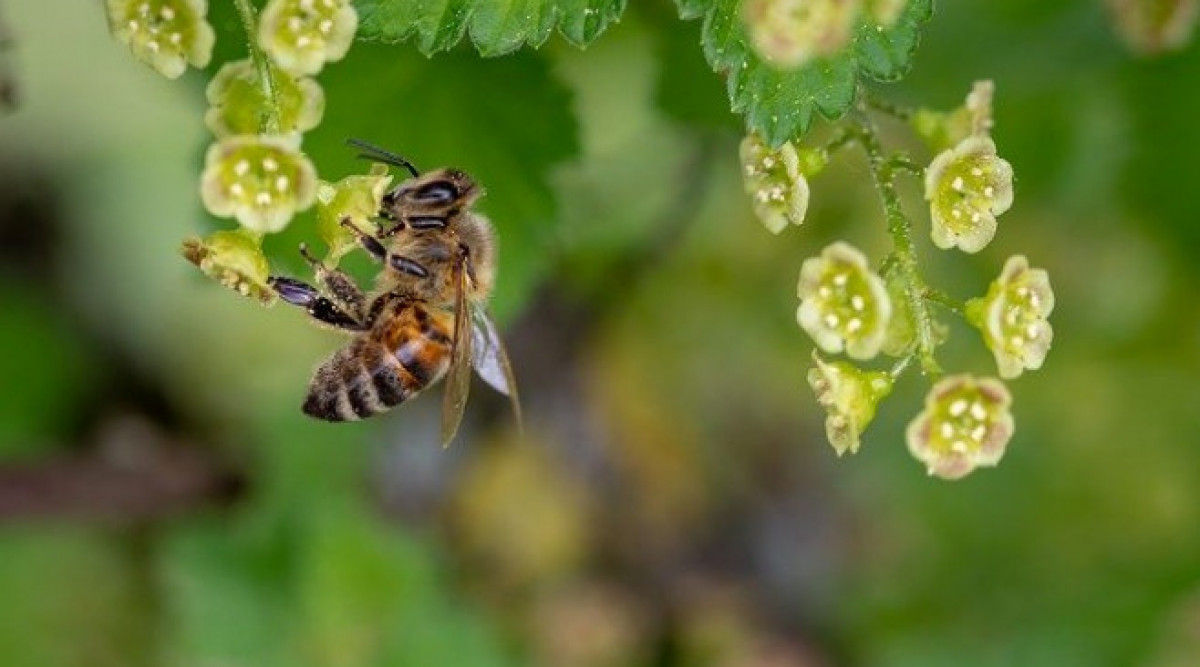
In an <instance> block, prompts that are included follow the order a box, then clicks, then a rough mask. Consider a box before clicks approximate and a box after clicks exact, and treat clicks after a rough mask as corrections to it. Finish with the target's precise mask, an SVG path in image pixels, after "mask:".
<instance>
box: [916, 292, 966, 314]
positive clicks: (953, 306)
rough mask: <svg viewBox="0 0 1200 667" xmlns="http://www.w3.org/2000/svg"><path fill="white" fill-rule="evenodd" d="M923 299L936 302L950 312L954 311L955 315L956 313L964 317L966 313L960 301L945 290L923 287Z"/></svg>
mask: <svg viewBox="0 0 1200 667" xmlns="http://www.w3.org/2000/svg"><path fill="white" fill-rule="evenodd" d="M925 300H926V301H928V302H929V303H936V304H937V305H939V306H941V307H942V308H945V309H946V310H949V311H950V312H952V313H954V314H955V315H958V316H959V317H966V314H967V310H966V307H965V306H963V304H962V303H960V302H959V301H958V300H957V299H955V298H954V297H952V296H950V295H949V294H946V293H945V292H942V291H939V290H936V289H934V288H932V287H926V288H925Z"/></svg>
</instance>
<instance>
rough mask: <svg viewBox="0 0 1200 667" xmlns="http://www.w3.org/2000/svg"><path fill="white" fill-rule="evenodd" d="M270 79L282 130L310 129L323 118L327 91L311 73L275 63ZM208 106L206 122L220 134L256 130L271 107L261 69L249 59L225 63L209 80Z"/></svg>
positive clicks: (299, 130)
mask: <svg viewBox="0 0 1200 667" xmlns="http://www.w3.org/2000/svg"><path fill="white" fill-rule="evenodd" d="M271 69H272V73H271V82H272V83H273V84H274V86H275V102H276V103H277V107H276V109H277V111H278V113H279V132H280V133H283V134H289V133H292V132H307V131H308V130H311V129H312V128H314V127H316V126H317V125H318V124H319V123H320V122H321V116H322V114H324V113H325V93H324V91H322V90H321V86H319V85H317V82H316V81H313V80H312V79H310V78H308V77H299V78H297V77H293V76H291V75H289V74H287V73H285V72H283V71H282V70H280V69H279V68H277V67H274V66H272V67H271ZM206 94H207V96H208V103H209V109H208V111H207V112H206V113H205V114H204V124H205V125H207V126H208V129H210V130H212V133H213V134H215V135H217V136H218V137H228V136H232V135H235V134H257V133H259V132H261V131H262V130H263V129H264V128H263V127H262V114H263V113H264V110H266V109H267V108H269V106H270V104H271V103H270V102H269V101H268V100H266V99H265V96H264V93H263V89H262V85H261V84H260V82H259V80H258V72H257V71H256V70H255V69H254V63H253V62H252V61H251V60H250V59H246V60H237V61H233V62H229V63H226V64H225V65H223V66H222V67H221V69H220V70H219V71H218V72H217V75H216V76H214V77H213V79H212V81H210V82H209V84H208V90H207V92H206Z"/></svg>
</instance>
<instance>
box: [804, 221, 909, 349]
mask: <svg viewBox="0 0 1200 667" xmlns="http://www.w3.org/2000/svg"><path fill="white" fill-rule="evenodd" d="M797 294H798V296H799V297H800V308H799V309H798V310H797V311H796V320H797V321H798V322H799V323H800V326H801V327H802V328H803V329H804V330H805V331H807V332H808V335H810V336H812V339H813V341H815V342H816V344H817V346H818V347H820V348H821V349H822V350H824V351H826V352H829V353H831V354H836V353H838V352H841V351H842V350H843V349H845V351H846V354H848V355H850V356H851V357H854V358H855V359H870V358H871V357H873V356H875V355H876V354H877V353H878V352H879V348H880V346H882V345H883V341H884V337H885V336H886V334H887V329H888V323H889V320H890V319H891V317H892V301H891V299H890V298H889V297H888V293H887V289H886V288H885V287H884V283H883V279H882V278H880V277H879V276H878V275H877V274H876V273H874V272H873V271H871V269H870V268H869V267H868V266H867V258H866V257H865V256H863V254H862V253H861V252H859V251H858V249H857V248H855V247H854V246H851V245H850V244H848V243H845V242H842V241H838V242H837V243H834V244H832V245H830V246H827V247H826V248H825V249H824V250H822V251H821V255H820V256H818V257H810V258H808V259H806V260H804V264H803V266H801V268H800V283H799V285H798V287H797Z"/></svg>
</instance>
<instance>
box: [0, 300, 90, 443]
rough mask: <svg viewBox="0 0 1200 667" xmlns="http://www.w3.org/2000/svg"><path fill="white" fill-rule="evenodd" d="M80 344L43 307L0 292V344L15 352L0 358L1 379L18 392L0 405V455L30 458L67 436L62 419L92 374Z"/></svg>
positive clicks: (75, 335) (68, 424)
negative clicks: (52, 442) (25, 454)
mask: <svg viewBox="0 0 1200 667" xmlns="http://www.w3.org/2000/svg"><path fill="white" fill-rule="evenodd" d="M35 298H36V297H35ZM82 342H83V341H82V339H80V338H79V336H78V332H77V331H74V330H73V329H72V328H71V327H70V326H69V325H68V324H67V323H66V322H63V321H61V320H60V318H58V317H56V316H55V314H54V313H53V312H52V311H51V306H49V305H47V302H45V301H36V300H33V299H31V298H30V293H27V292H21V291H16V290H8V289H6V290H4V291H3V292H0V344H3V345H4V347H5V349H8V350H20V353H19V354H4V355H0V377H3V378H4V382H5V383H6V384H7V385H8V386H9V387H14V388H15V387H20V390H19V391H8V392H6V393H5V395H4V399H3V400H0V455H2V456H4V457H6V458H9V457H12V456H14V455H16V454H24V453H32V452H34V451H36V450H38V449H41V448H42V447H43V446H45V445H47V444H49V443H50V442H51V441H52V439H54V438H56V437H57V438H61V437H65V436H67V435H68V433H66V432H64V430H65V429H68V428H70V427H71V426H73V425H74V424H72V423H71V421H70V420H69V419H68V420H64V415H68V414H72V413H73V411H74V410H76V409H77V407H78V403H79V400H80V398H81V395H82V394H83V392H86V391H87V390H88V388H89V382H88V380H89V377H88V376H89V374H90V371H91V370H92V369H91V368H90V367H89V361H90V360H91V357H89V355H88V352H87V350H86V349H85V347H84V346H83V345H82Z"/></svg>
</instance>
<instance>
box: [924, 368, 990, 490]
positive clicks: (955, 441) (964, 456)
mask: <svg viewBox="0 0 1200 667" xmlns="http://www.w3.org/2000/svg"><path fill="white" fill-rule="evenodd" d="M1011 405H1012V397H1011V396H1010V395H1009V393H1008V389H1007V388H1006V387H1005V386H1004V384H1003V383H1001V382H1000V381H999V380H995V379H991V378H978V379H977V378H974V377H972V376H970V375H955V376H951V377H947V378H945V379H943V380H941V381H939V382H938V383H937V384H935V385H934V386H933V388H932V389H931V390H930V391H929V394H928V395H927V396H926V397H925V409H924V410H922V411H921V413H920V414H918V415H917V417H916V418H915V419H913V421H912V422H911V423H910V424H909V425H908V430H907V432H906V434H905V435H906V439H907V441H908V450H909V452H911V453H912V455H913V456H914V457H916V459H917V460H918V461H920V462H921V463H923V464H925V468H926V470H927V471H928V472H929V474H930V475H934V476H936V477H941V478H942V479H959V478H961V477H964V476H966V475H967V474H968V473H970V472H971V471H972V470H974V469H975V468H977V467H979V466H994V465H996V464H998V463H999V462H1000V459H1001V458H1002V457H1003V456H1004V450H1005V447H1007V446H1008V441H1009V438H1011V437H1012V434H1013V429H1014V423H1013V417H1012V413H1011V412H1009V408H1010V407H1011Z"/></svg>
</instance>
